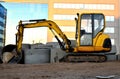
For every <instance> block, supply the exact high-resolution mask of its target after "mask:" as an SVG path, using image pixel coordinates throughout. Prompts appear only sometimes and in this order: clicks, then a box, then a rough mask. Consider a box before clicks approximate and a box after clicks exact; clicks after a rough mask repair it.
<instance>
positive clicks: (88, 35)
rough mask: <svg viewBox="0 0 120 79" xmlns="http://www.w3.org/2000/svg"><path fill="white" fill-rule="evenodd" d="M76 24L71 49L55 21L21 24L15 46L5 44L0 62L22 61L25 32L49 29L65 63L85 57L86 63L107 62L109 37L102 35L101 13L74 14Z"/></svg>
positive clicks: (102, 16)
mask: <svg viewBox="0 0 120 79" xmlns="http://www.w3.org/2000/svg"><path fill="white" fill-rule="evenodd" d="M75 23H76V31H75V46H72V45H71V41H70V40H69V38H68V37H67V36H66V35H65V34H64V33H63V32H62V30H61V29H60V28H59V26H58V25H57V24H56V23H55V22H54V21H51V20H46V19H39V20H28V21H27V22H25V21H20V22H19V24H18V31H17V34H16V45H11V44H10V45H7V46H5V47H4V48H3V50H2V60H3V63H18V62H19V61H20V60H21V58H22V41H23V35H24V29H25V28H36V27H48V28H49V29H50V30H51V32H52V33H53V35H54V36H55V38H56V39H57V41H58V43H59V45H60V48H61V49H62V50H63V51H65V52H66V53H67V55H66V56H64V57H63V60H64V61H66V62H67V61H69V62H74V61H81V60H82V61H84V60H85V59H88V57H89V61H98V62H104V61H106V60H107V57H106V55H107V54H109V51H110V50H111V47H112V45H111V39H110V36H109V35H108V34H104V29H105V27H106V25H105V16H104V15H103V14H102V13H83V14H81V15H80V14H79V13H77V17H76V18H75ZM54 32H56V33H57V35H56V33H54ZM58 36H59V37H58ZM59 38H61V39H62V40H63V41H61V40H60V39H59Z"/></svg>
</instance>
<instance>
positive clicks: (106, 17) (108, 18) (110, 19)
mask: <svg viewBox="0 0 120 79" xmlns="http://www.w3.org/2000/svg"><path fill="white" fill-rule="evenodd" d="M105 20H106V21H112V22H114V20H115V17H114V16H105Z"/></svg>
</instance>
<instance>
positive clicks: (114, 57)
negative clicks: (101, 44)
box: [107, 55, 117, 61]
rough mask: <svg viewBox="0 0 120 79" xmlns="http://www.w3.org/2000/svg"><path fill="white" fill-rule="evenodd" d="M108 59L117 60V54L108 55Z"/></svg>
mask: <svg viewBox="0 0 120 79" xmlns="http://www.w3.org/2000/svg"><path fill="white" fill-rule="evenodd" d="M107 60H108V61H115V60H117V56H116V55H107Z"/></svg>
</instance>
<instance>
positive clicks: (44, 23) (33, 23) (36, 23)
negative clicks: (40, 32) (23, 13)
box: [16, 19, 73, 53]
mask: <svg viewBox="0 0 120 79" xmlns="http://www.w3.org/2000/svg"><path fill="white" fill-rule="evenodd" d="M35 27H48V28H49V29H50V30H51V31H52V32H53V30H54V31H55V32H56V33H57V34H58V35H59V36H60V37H61V38H62V39H63V43H64V44H62V42H61V41H60V40H59V38H58V37H57V36H56V35H55V33H54V32H53V34H54V36H55V38H56V39H57V40H58V43H59V45H60V47H61V49H62V50H65V51H66V52H69V51H72V50H73V48H72V47H71V46H70V40H69V39H68V38H67V36H66V35H65V34H64V33H63V32H62V31H61V29H60V28H59V27H58V25H57V24H56V23H55V22H53V21H51V20H45V19H40V20H28V21H27V23H26V21H20V22H19V25H18V32H17V34H16V45H17V52H18V53H20V52H21V48H22V41H23V32H24V28H35Z"/></svg>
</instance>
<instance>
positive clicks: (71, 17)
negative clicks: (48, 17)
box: [53, 14, 76, 20]
mask: <svg viewBox="0 0 120 79" xmlns="http://www.w3.org/2000/svg"><path fill="white" fill-rule="evenodd" d="M75 17H76V15H60V14H55V15H53V19H54V20H74V19H75Z"/></svg>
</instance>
